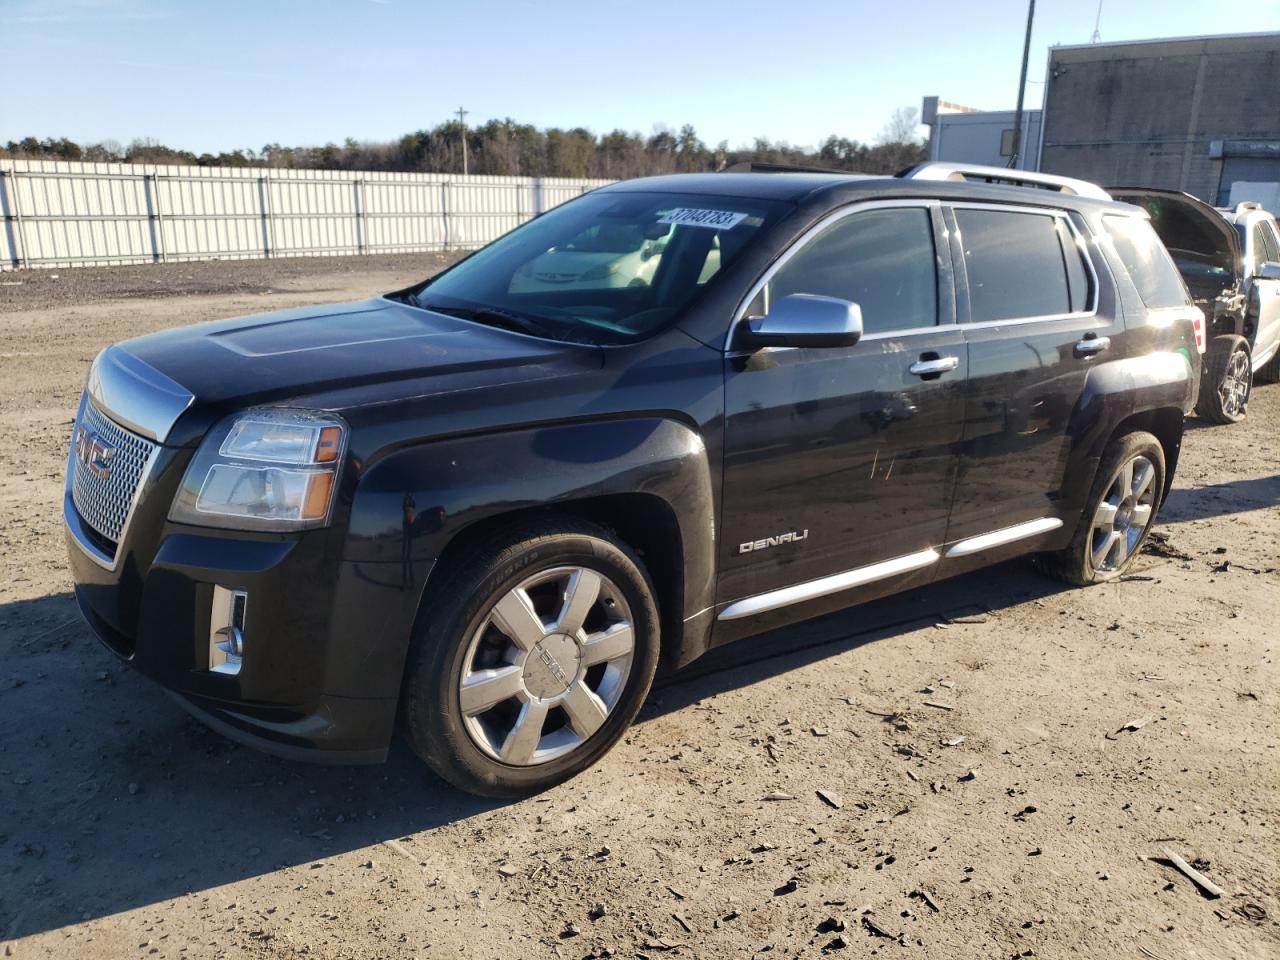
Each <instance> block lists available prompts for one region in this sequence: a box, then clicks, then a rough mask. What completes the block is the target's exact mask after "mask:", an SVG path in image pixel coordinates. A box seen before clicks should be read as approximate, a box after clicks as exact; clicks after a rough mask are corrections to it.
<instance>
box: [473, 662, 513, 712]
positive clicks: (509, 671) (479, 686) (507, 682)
mask: <svg viewBox="0 0 1280 960" xmlns="http://www.w3.org/2000/svg"><path fill="white" fill-rule="evenodd" d="M520 675H521V670H520V668H519V667H516V666H508V667H496V668H494V669H491V670H477V671H475V672H474V673H472V674H470V675H468V676H467V677H466V678H465V679H464V680H463V681H462V689H461V691H460V696H459V703H460V705H461V707H462V712H463V713H464V714H465V715H466V716H468V717H474V716H475V715H476V714H478V713H484V712H485V711H486V710H491V709H493V708H494V707H496V706H497V705H498V704H500V703H502V701H503V700H509V699H511V698H512V697H515V696H519V695H520V694H521V693H522V692H523V691H524V683H523V682H522V681H521V676H520Z"/></svg>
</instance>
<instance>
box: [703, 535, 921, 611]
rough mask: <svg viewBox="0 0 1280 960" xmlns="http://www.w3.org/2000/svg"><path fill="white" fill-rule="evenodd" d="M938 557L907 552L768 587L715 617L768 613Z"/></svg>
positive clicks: (918, 567) (846, 588)
mask: <svg viewBox="0 0 1280 960" xmlns="http://www.w3.org/2000/svg"><path fill="white" fill-rule="evenodd" d="M940 559H942V558H941V556H940V555H939V554H938V551H937V550H933V549H929V550H921V551H920V552H919V553H910V554H907V556H905V557H897V558H895V559H893V560H884V561H881V562H880V563H872V564H869V565H867V566H865V567H857V568H856V569H853V570H846V571H845V572H844V573H836V574H832V575H831V576H829V577H822V578H820V579H818V580H810V581H808V582H807V583H797V584H796V585H795V586H791V587H783V588H782V589H780V590H770V591H769V592H768V593H761V594H758V595H756V596H754V597H747V598H746V599H745V600H738V601H735V602H734V603H731V604H729V605H728V606H727V607H725V608H724V609H723V610H721V611H720V616H719V617H718V618H717V619H719V620H741V619H742V618H743V617H752V616H755V615H756V614H757V613H768V612H769V611H770V610H777V609H778V608H779V607H789V606H791V604H793V603H803V602H804V601H805V600H816V599H817V598H818V597H825V596H827V595H829V594H832V593H840V592H841V591H842V590H849V589H852V588H853V587H860V586H862V585H863V584H867V583H874V582H875V581H877V580H884V579H886V578H888V577H894V576H897V575H898V574H900V573H910V572H911V571H913V570H921V569H923V568H925V567H928V566H931V565H932V564H935V563H937V562H938V561H939V560H940Z"/></svg>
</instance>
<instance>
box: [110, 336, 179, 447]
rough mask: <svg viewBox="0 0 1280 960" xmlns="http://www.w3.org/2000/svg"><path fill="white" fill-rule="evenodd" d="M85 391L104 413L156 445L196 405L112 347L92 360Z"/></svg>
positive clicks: (160, 376)
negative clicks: (187, 410) (188, 409)
mask: <svg viewBox="0 0 1280 960" xmlns="http://www.w3.org/2000/svg"><path fill="white" fill-rule="evenodd" d="M85 389H86V390H87V391H88V394H89V396H90V397H91V398H92V399H93V403H94V406H96V407H97V408H98V409H99V410H100V411H101V412H102V413H103V414H105V415H106V416H108V417H110V418H111V419H112V420H114V421H115V422H116V423H118V424H119V425H120V426H122V427H124V428H125V429H126V430H129V431H131V432H133V433H136V434H138V435H139V436H141V437H146V438H147V439H148V440H154V441H155V442H156V443H164V442H165V440H166V439H167V438H168V436H169V431H170V430H172V429H173V425H174V424H175V423H177V422H178V417H180V416H182V414H183V413H184V412H186V409H187V408H188V407H190V406H191V404H192V403H194V402H195V395H194V394H192V393H191V391H190V390H188V389H186V388H185V387H183V386H182V385H181V384H180V383H177V382H175V381H174V380H171V379H170V378H169V377H166V376H165V375H164V374H163V373H161V372H160V371H159V370H157V369H155V368H154V367H152V366H149V365H148V364H145V363H143V362H142V361H141V360H139V359H138V358H137V357H135V356H134V355H133V354H131V353H129V352H128V351H126V350H124V349H123V348H121V347H118V346H114V345H113V346H110V347H107V348H106V349H105V350H103V351H102V352H101V353H100V354H98V356H97V357H96V358H95V359H94V361H93V366H92V367H90V368H89V383H88V386H86V388H85Z"/></svg>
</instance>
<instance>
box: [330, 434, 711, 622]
mask: <svg viewBox="0 0 1280 960" xmlns="http://www.w3.org/2000/svg"><path fill="white" fill-rule="evenodd" d="M635 494H642V495H648V496H652V497H656V498H658V499H659V500H661V501H662V502H663V503H664V504H665V505H666V506H667V507H668V508H669V510H670V512H671V513H672V515H673V516H674V518H675V520H676V524H677V527H678V529H679V537H680V541H681V544H680V548H681V554H682V565H683V576H682V578H681V582H682V584H683V589H682V591H681V592H682V604H681V606H682V608H683V609H682V610H681V611H680V612H681V614H682V617H684V618H687V617H690V616H693V615H695V614H696V613H698V612H700V611H702V610H704V609H706V608H708V607H710V606H712V605H713V603H714V590H715V569H714V563H715V527H714V517H715V496H714V486H713V484H712V479H711V467H710V464H709V462H708V456H707V450H706V446H705V445H704V443H703V440H702V437H701V436H700V435H699V434H698V433H697V431H695V430H693V429H692V428H690V427H689V426H687V425H686V424H684V423H680V422H677V421H675V420H672V419H668V418H664V417H638V418H623V419H609V420H598V421H592V422H586V423H569V424H561V425H556V426H547V427H539V428H531V429H522V430H514V431H509V432H503V433H497V434H485V435H477V436H467V437H458V438H452V439H444V440H438V441H427V442H423V443H421V444H418V445H414V446H411V447H408V448H406V449H402V450H399V451H397V452H395V453H391V454H389V455H387V456H385V457H382V458H381V459H379V460H378V461H377V462H376V463H375V465H374V466H373V467H371V468H370V469H369V471H368V472H367V473H366V474H365V475H364V476H363V477H362V478H361V479H360V482H359V484H358V486H357V488H356V491H355V496H354V500H353V502H352V507H351V514H350V522H349V526H348V531H347V539H346V543H345V546H344V557H343V559H344V560H347V561H350V562H352V563H354V564H357V565H360V566H363V567H370V568H372V567H373V565H379V566H381V565H384V564H399V565H400V569H399V571H398V572H397V573H396V574H394V575H392V576H390V580H396V581H399V583H400V584H401V587H400V589H401V592H405V591H416V593H419V594H420V592H421V585H422V582H423V581H425V578H426V574H427V572H428V571H429V570H430V567H431V565H432V564H433V563H434V562H435V560H436V559H437V558H438V557H439V556H440V555H441V553H442V552H443V551H444V549H445V547H446V546H447V545H448V544H449V543H450V541H452V540H453V539H454V538H455V537H457V536H458V535H459V534H461V533H462V532H463V531H464V530H466V529H467V528H468V527H470V526H472V525H473V524H475V523H478V522H479V521H482V520H485V519H488V518H491V517H495V516H497V515H499V514H504V513H509V512H512V511H517V510H523V509H528V508H532V507H555V506H556V505H557V504H569V503H571V502H573V501H583V500H589V499H593V498H598V497H607V496H616V495H635ZM655 575H656V574H655ZM384 576H385V574H384Z"/></svg>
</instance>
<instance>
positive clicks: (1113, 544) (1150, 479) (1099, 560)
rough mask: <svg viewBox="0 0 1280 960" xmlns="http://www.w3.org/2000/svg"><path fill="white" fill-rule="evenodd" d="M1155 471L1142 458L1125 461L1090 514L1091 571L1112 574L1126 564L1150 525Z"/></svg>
mask: <svg viewBox="0 0 1280 960" xmlns="http://www.w3.org/2000/svg"><path fill="white" fill-rule="evenodd" d="M1155 477H1156V468H1155V465H1154V464H1152V462H1151V461H1150V460H1148V459H1147V458H1146V457H1144V456H1136V457H1134V458H1132V459H1131V460H1127V461H1125V463H1124V464H1122V465H1121V467H1120V469H1119V471H1117V473H1116V475H1115V477H1114V478H1112V481H1111V484H1110V485H1109V486H1108V487H1107V491H1106V493H1105V494H1104V495H1103V497H1102V500H1101V502H1099V504H1098V508H1097V510H1095V511H1094V514H1093V536H1092V537H1091V539H1090V543H1089V548H1090V552H1091V553H1092V560H1093V569H1094V570H1096V571H1098V572H1099V573H1114V572H1115V571H1117V570H1119V569H1120V568H1121V567H1123V566H1124V565H1125V563H1127V562H1128V560H1129V558H1130V557H1131V556H1133V552H1134V550H1136V549H1137V547H1138V544H1139V543H1140V542H1141V541H1142V537H1143V534H1145V533H1146V532H1147V528H1148V527H1149V526H1151V520H1152V516H1153V514H1154V512H1155V499H1156V489H1155V483H1154V481H1155Z"/></svg>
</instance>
